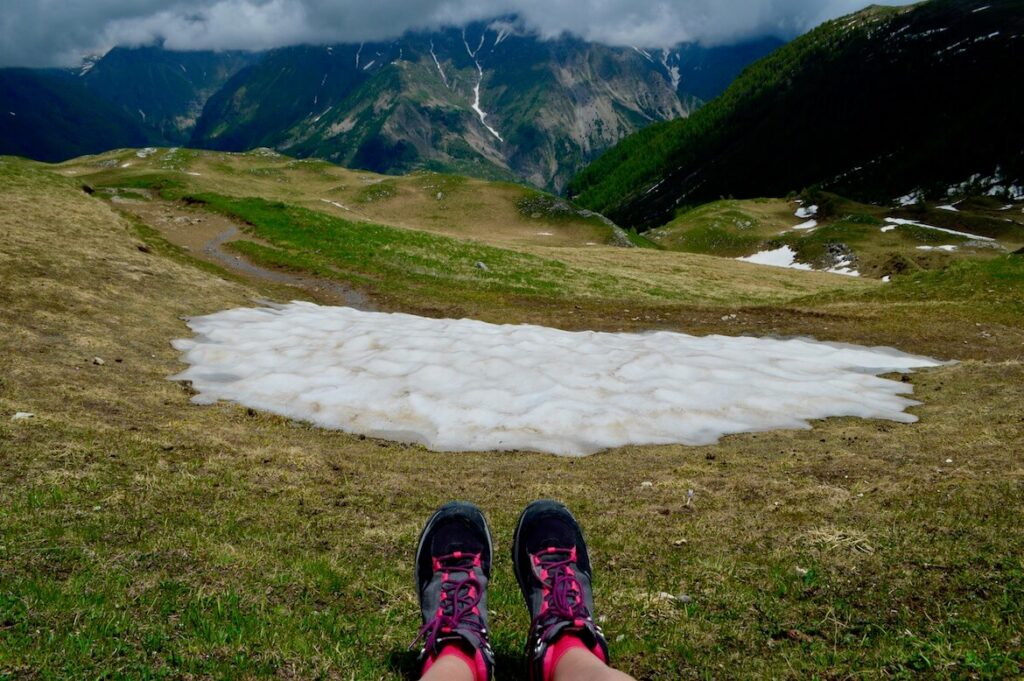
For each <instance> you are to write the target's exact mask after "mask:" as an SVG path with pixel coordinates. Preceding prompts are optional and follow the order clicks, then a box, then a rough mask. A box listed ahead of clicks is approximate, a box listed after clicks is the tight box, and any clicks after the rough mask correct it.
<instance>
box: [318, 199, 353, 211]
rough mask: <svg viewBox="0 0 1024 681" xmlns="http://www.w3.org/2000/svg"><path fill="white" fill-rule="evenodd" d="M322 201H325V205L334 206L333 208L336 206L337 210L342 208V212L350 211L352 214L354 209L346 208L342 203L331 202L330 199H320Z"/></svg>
mask: <svg viewBox="0 0 1024 681" xmlns="http://www.w3.org/2000/svg"><path fill="white" fill-rule="evenodd" d="M320 200H321V201H323V202H324V203H329V204H331V205H332V206H334V207H335V208H340V209H342V210H347V211H349V212H352V209H351V208H349V207H348V206H345V205H343V204H340V203H338V202H337V201H331V200H330V199H320Z"/></svg>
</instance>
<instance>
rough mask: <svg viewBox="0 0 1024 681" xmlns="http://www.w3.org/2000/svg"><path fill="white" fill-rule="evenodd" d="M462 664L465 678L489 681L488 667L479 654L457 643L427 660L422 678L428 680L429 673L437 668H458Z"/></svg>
mask: <svg viewBox="0 0 1024 681" xmlns="http://www.w3.org/2000/svg"><path fill="white" fill-rule="evenodd" d="M460 664H461V666H463V667H465V670H466V675H465V678H467V679H472V680H473V681H488V674H487V665H486V663H485V662H484V660H483V657H482V656H481V655H480V654H479V652H478V651H476V650H474V649H472V648H471V647H470V646H468V645H466V646H463V645H460V644H459V643H456V642H452V643H449V644H448V645H446V646H444V647H443V648H441V652H439V653H438V654H437V655H436V656H431V657H428V658H427V660H426V662H424V663H423V675H422V678H426V677H427V672H429V671H430V670H431V669H432V668H434V667H435V666H440V665H445V666H448V665H456V666H458V665H460Z"/></svg>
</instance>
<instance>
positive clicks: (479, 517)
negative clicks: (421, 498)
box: [410, 501, 494, 681]
mask: <svg viewBox="0 0 1024 681" xmlns="http://www.w3.org/2000/svg"><path fill="white" fill-rule="evenodd" d="M491 553H492V542H491V533H490V530H488V528H487V521H486V520H485V519H484V514H483V513H482V512H481V511H480V509H479V508H477V507H476V506H474V505H473V504H470V503H467V502H458V501H453V502H449V503H447V504H445V505H444V506H442V507H441V508H439V509H438V510H437V511H435V512H434V515H432V516H430V520H428V521H427V524H426V526H424V528H423V532H422V533H421V534H420V541H419V546H418V547H417V549H416V588H417V592H418V594H419V599H420V609H421V610H422V612H423V628H422V629H421V630H420V633H419V636H417V637H416V640H415V641H413V644H412V645H413V646H415V645H416V643H418V642H419V641H420V640H422V641H423V651H422V653H421V659H422V660H423V662H424V665H425V666H424V671H426V669H428V668H429V667H430V665H431V664H433V662H434V660H436V659H437V657H438V655H440V654H441V651H442V650H444V648H446V647H447V646H450V645H455V646H458V648H459V650H461V651H462V652H463V653H464V654H465V655H466V656H467V657H468V658H469V659H470V660H472V665H471V666H473V665H475V668H474V670H473V671H474V673H475V675H476V679H477V681H485V680H486V679H490V678H491V675H492V673H493V668H494V653H493V652H492V651H491V646H490V643H489V642H488V631H487V581H488V579H490V576H491ZM411 647H412V646H410V648H411Z"/></svg>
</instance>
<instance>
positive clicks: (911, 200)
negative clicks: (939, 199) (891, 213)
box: [896, 189, 924, 208]
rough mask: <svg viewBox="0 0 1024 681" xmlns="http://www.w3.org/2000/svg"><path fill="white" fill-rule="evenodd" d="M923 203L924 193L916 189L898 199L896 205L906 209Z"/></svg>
mask: <svg viewBox="0 0 1024 681" xmlns="http://www.w3.org/2000/svg"><path fill="white" fill-rule="evenodd" d="M922 201H924V192H922V191H921V190H920V189H915V190H914V191H912V192H910V193H909V194H906V195H904V196H901V197H899V198H898V199H896V204H897V205H898V206H900V207H901V208H906V207H907V206H913V205H914V204H917V203H920V202H922Z"/></svg>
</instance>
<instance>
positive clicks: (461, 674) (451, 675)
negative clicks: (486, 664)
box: [420, 657, 473, 681]
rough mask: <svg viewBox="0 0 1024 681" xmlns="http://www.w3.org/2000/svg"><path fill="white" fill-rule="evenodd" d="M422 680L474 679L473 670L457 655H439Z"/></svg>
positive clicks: (452, 680)
mask: <svg viewBox="0 0 1024 681" xmlns="http://www.w3.org/2000/svg"><path fill="white" fill-rule="evenodd" d="M420 681H473V670H472V669H470V668H469V665H467V664H466V663H465V662H463V661H462V660H460V659H459V658H457V657H439V658H438V659H437V662H435V663H434V664H433V665H432V666H431V667H430V669H429V670H428V671H427V673H426V674H424V675H423V676H422V677H420Z"/></svg>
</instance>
